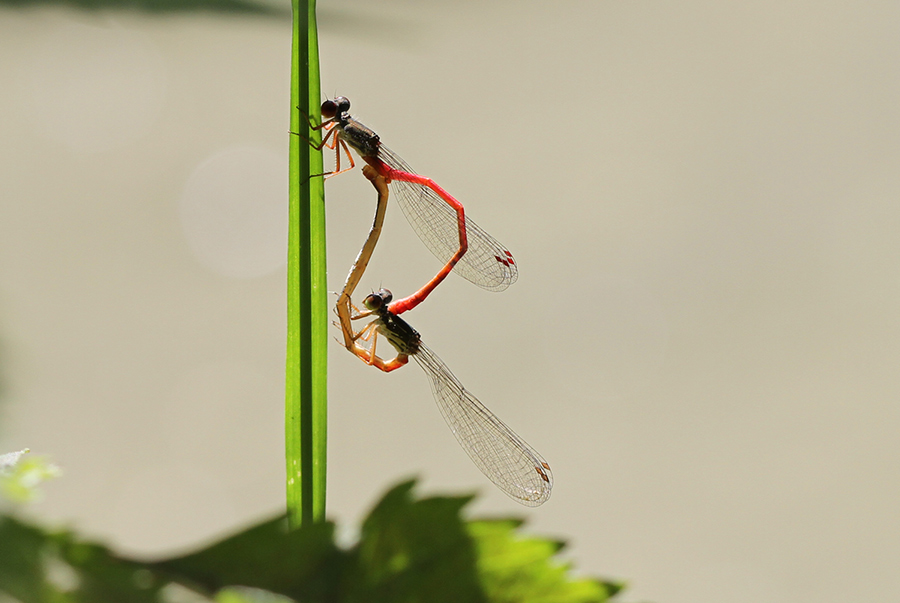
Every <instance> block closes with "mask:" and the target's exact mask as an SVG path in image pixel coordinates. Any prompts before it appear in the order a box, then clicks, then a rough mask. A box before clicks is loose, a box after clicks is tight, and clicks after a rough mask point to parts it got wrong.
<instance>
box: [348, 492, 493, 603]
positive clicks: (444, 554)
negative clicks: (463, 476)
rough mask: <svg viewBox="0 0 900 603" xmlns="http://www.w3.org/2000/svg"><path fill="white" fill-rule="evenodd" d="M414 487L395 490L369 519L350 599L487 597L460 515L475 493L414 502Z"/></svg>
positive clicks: (472, 599) (358, 550)
mask: <svg viewBox="0 0 900 603" xmlns="http://www.w3.org/2000/svg"><path fill="white" fill-rule="evenodd" d="M414 485H415V482H413V481H408V482H404V483H402V484H400V485H398V486H396V487H394V488H392V489H391V490H390V491H389V492H388V493H387V494H386V495H385V496H384V498H382V500H381V502H379V503H378V505H376V507H375V508H374V509H373V510H372V512H371V513H370V514H369V517H368V518H367V519H366V520H365V522H364V524H363V529H362V536H361V538H360V542H359V544H358V545H357V546H356V547H355V550H354V553H355V555H354V559H355V561H356V563H355V564H354V566H353V569H354V574H353V575H351V576H349V577H348V578H349V580H348V582H347V584H345V587H344V590H345V592H347V593H348V595H349V596H348V598H347V599H346V600H347V601H360V602H362V601H431V602H433V603H440V602H442V601H446V602H447V603H456V602H458V601H470V602H477V601H484V600H485V598H484V594H483V593H482V590H481V586H480V585H479V583H478V574H477V571H476V568H477V565H476V559H475V549H474V547H473V544H472V540H471V538H469V535H468V534H467V532H466V526H465V523H464V521H463V520H462V518H461V516H460V511H461V510H462V508H463V507H464V506H465V505H466V504H468V502H469V501H470V500H471V499H472V497H471V496H463V497H433V498H426V499H422V500H415V499H413V497H412V489H413V486H414Z"/></svg>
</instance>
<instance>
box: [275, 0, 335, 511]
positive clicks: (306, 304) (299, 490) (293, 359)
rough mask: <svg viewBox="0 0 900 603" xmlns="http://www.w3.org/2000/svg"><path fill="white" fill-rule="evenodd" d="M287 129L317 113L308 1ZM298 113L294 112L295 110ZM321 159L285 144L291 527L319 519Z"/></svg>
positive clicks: (323, 413) (314, 40)
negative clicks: (287, 148)
mask: <svg viewBox="0 0 900 603" xmlns="http://www.w3.org/2000/svg"><path fill="white" fill-rule="evenodd" d="M292 7H293V17H294V28H293V46H292V59H291V131H293V132H299V133H300V134H301V135H302V136H311V135H312V132H310V130H309V127H308V124H307V121H306V119H305V117H303V115H312V116H313V118H314V119H315V118H317V117H318V113H319V97H320V92H319V49H318V37H317V34H316V2H315V0H292ZM297 107H299V111H298V110H297ZM322 171H323V170H322V153H321V152H319V151H316V150H315V149H312V148H310V146H309V145H308V144H307V141H306V140H305V139H304V138H302V137H301V136H291V143H290V187H289V195H290V200H289V203H290V212H289V213H290V218H289V219H290V224H289V226H288V283H287V288H288V303H287V309H288V334H287V362H286V364H287V367H286V369H287V370H286V376H285V458H286V462H287V465H286V467H287V508H288V514H289V516H290V518H291V524H292V525H293V526H299V525H300V524H301V523H308V522H311V521H318V520H320V519H322V518H324V516H325V452H326V435H327V433H326V432H327V375H328V372H327V371H328V365H327V358H328V293H327V285H326V279H325V276H326V275H325V195H324V187H323V183H322V178H312V179H310V177H309V175H310V174H321V173H322Z"/></svg>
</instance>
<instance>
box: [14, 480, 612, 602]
mask: <svg viewBox="0 0 900 603" xmlns="http://www.w3.org/2000/svg"><path fill="white" fill-rule="evenodd" d="M414 485H415V484H414V482H412V481H408V482H404V483H402V484H399V485H397V486H395V487H394V488H392V489H391V490H390V491H389V492H388V493H387V494H386V495H385V496H384V497H383V498H382V500H381V501H380V502H379V503H378V504H377V505H376V506H375V508H374V509H373V510H372V512H371V513H370V514H369V516H368V517H367V518H366V520H365V521H364V523H363V526H362V530H361V534H360V538H359V542H357V543H356V544H355V545H354V546H352V547H349V548H343V547H340V546H338V545H337V543H336V542H335V539H334V534H335V525H334V524H333V523H331V522H321V523H307V524H304V525H303V526H302V527H300V528H298V529H296V530H289V529H288V525H287V519H286V518H285V517H284V516H281V517H276V518H274V519H270V520H268V521H264V522H263V523H261V524H258V525H255V526H252V527H250V528H248V529H246V530H243V531H242V532H239V533H237V534H234V535H233V536H230V537H228V538H225V539H224V540H221V541H219V542H217V543H215V544H212V545H210V546H207V547H206V548H204V549H202V550H199V551H197V552H195V553H192V554H190V555H186V556H182V557H175V558H172V559H166V560H162V561H154V562H146V561H140V560H135V559H129V558H125V557H122V556H120V555H117V554H116V553H115V552H113V551H111V550H109V549H108V548H106V547H104V546H102V545H99V544H95V543H88V542H84V541H81V540H80V539H79V538H78V537H77V536H76V535H75V534H73V533H72V532H69V531H53V530H46V529H44V528H41V527H38V526H35V525H29V524H27V523H24V522H22V521H20V520H18V519H16V518H14V517H11V516H6V517H0V593H3V594H6V595H9V596H11V597H12V598H13V599H15V600H17V601H20V602H21V603H50V602H52V603H69V602H72V603H76V602H84V603H87V602H91V603H126V602H130V601H134V602H142V603H143V602H146V603H151V602H158V601H166V600H168V601H171V600H173V599H179V598H181V599H185V598H187V599H189V600H197V599H198V596H199V598H200V599H201V600H215V601H218V602H220V603H249V602H263V601H268V602H271V603H276V602H281V601H301V602H322V603H325V602H335V603H344V602H347V603H350V602H354V603H355V602H363V601H365V602H369V603H377V602H398V603H399V602H408V603H413V602H418V601H421V602H425V601H428V602H431V603H442V602H447V603H450V602H453V603H458V602H461V601H466V602H504V603H506V602H508V603H513V602H517V603H525V602H532V603H588V602H597V603H600V602H604V601H607V600H609V598H610V597H612V596H613V595H615V593H617V592H618V591H619V590H620V589H621V585H620V584H617V583H614V582H609V581H604V580H596V579H585V578H580V579H573V578H572V577H571V576H570V568H569V567H568V565H566V564H563V563H561V562H560V561H558V560H557V559H555V558H554V557H555V555H556V553H558V552H559V550H560V549H561V548H562V547H563V543H561V542H557V541H548V540H543V539H539V538H533V537H525V536H522V535H521V534H520V532H519V528H520V526H521V521H519V520H514V519H497V520H480V521H465V520H464V519H463V518H462V516H461V511H462V509H463V508H464V507H465V505H466V504H467V503H468V502H469V501H470V500H471V498H472V497H470V496H463V497H429V498H417V497H415V496H414V495H413V487H414ZM186 591H187V592H186ZM191 591H192V592H191ZM179 594H180V595H181V596H180V597H179V596H178V595H179ZM185 595H187V597H185ZM0 599H2V597H0Z"/></svg>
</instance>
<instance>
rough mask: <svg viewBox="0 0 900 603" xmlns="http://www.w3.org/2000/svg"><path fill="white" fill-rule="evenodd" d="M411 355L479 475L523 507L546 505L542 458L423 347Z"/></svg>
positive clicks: (547, 482)
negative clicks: (427, 379)
mask: <svg viewBox="0 0 900 603" xmlns="http://www.w3.org/2000/svg"><path fill="white" fill-rule="evenodd" d="M413 357H414V358H415V359H416V360H417V361H418V363H419V365H420V366H421V367H422V368H423V369H425V372H426V373H427V374H428V378H429V380H430V381H431V391H432V393H434V399H435V401H437V405H438V408H440V409H441V414H442V415H444V419H445V420H446V421H447V425H449V426H450V430H451V431H452V432H453V435H455V436H456V439H457V440H458V441H459V444H460V445H461V446H462V447H463V450H465V451H466V453H467V454H468V455H469V458H471V459H472V461H473V462H474V463H475V465H476V466H477V467H478V468H479V469H481V472H482V473H484V474H485V475H486V476H487V477H488V479H490V480H491V481H492V482H494V484H496V486H497V487H498V488H500V489H501V490H503V491H504V492H506V494H508V495H509V496H510V497H512V498H514V499H515V500H517V501H518V502H520V503H522V504H524V505H528V506H529V507H536V506H538V505H541V504H543V503H544V502H546V501H547V499H548V498H550V490H551V489H552V488H553V474H552V473H551V472H550V466H549V465H548V464H547V462H546V461H545V460H544V459H543V458H542V457H541V455H539V454H538V453H537V452H536V451H535V450H534V449H533V448H532V447H531V446H529V445H528V444H526V443H525V441H524V440H522V438H520V437H519V436H518V435H516V433H515V432H514V431H513V430H512V429H510V428H509V427H507V426H506V425H505V424H504V423H503V421H501V420H500V419H498V418H497V417H496V416H494V414H493V413H492V412H491V411H490V410H488V409H487V407H486V406H485V405H484V404H482V403H481V402H479V401H478V399H477V398H476V397H475V396H473V395H472V394H471V393H469V391H468V390H466V388H464V387H463V386H462V383H460V382H459V380H458V379H457V378H456V377H454V376H453V373H451V372H450V369H448V368H447V365H446V364H444V363H443V362H442V361H441V359H440V358H438V357H437V355H436V354H435V353H434V352H432V351H431V350H430V349H429V348H428V347H427V346H425V345H422V344H420V345H419V350H418V352H416V354H415V355H414V356H413Z"/></svg>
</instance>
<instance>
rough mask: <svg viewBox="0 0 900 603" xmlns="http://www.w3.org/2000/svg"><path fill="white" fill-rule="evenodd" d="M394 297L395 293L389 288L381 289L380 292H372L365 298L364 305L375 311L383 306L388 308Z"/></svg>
mask: <svg viewBox="0 0 900 603" xmlns="http://www.w3.org/2000/svg"><path fill="white" fill-rule="evenodd" d="M392 299H394V294H393V293H391V292H390V291H388V290H387V289H381V290H380V291H379V292H378V293H370V294H368V295H367V296H366V298H365V299H364V300H363V305H364V306H365V307H366V308H367V309H368V310H372V311H373V312H377V311H378V310H381V309H382V308H386V307H387V305H388V304H389V303H391V300H392Z"/></svg>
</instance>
